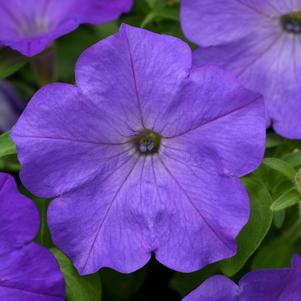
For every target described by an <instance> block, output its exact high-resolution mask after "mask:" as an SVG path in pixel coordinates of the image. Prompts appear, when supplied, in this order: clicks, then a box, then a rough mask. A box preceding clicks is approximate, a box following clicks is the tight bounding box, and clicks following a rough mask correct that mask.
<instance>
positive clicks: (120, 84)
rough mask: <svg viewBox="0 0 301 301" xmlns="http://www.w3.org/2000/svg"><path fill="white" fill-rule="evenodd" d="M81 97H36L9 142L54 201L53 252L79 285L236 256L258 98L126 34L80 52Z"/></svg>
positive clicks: (156, 39) (63, 90)
mask: <svg viewBox="0 0 301 301" xmlns="http://www.w3.org/2000/svg"><path fill="white" fill-rule="evenodd" d="M76 82H77V87H75V86H72V85H67V84H58V83H57V84H51V85H48V86H46V87H44V88H43V89H41V90H40V91H38V92H37V94H36V95H35V96H34V97H33V98H32V100H31V102H30V104H29V105H28V107H27V109H26V110H25V112H24V113H23V115H22V116H21V117H20V119H19V121H18V123H17V124H16V126H15V127H14V128H13V131H12V138H13V140H14V141H15V143H16V145H17V149H18V155H19V159H20V161H21V162H22V165H23V169H22V172H21V178H22V180H23V183H24V184H25V185H26V187H28V189H30V190H31V191H32V192H33V193H35V194H37V195H40V196H44V197H56V200H55V201H53V202H52V203H51V205H50V207H49V211H48V222H49V225H50V229H51V232H52V236H53V239H54V242H55V244H56V245H57V246H59V247H60V248H61V249H62V250H63V251H64V252H65V253H66V254H67V255H68V256H69V257H70V258H71V259H72V260H73V262H74V264H75V266H76V267H77V269H78V270H79V271H80V273H82V274H87V273H92V272H95V271H97V270H98V269H99V268H100V267H104V266H107V267H112V268H115V269H117V270H119V271H122V272H131V271H134V270H136V269H138V268H140V267H141V266H143V265H144V264H146V262H147V261H148V260H149V259H150V256H151V253H152V252H154V253H155V255H156V258H157V259H158V260H159V261H160V262H161V263H163V264H164V265H166V266H168V267H170V268H173V269H175V270H179V271H186V272H188V271H194V270H197V269H199V268H200V267H202V266H204V265H206V264H208V263H210V262H213V261H217V260H220V259H222V258H225V257H229V256H232V255H233V254H235V252H236V243H235V237H236V236H237V234H238V233H239V231H240V230H241V228H242V227H243V226H244V225H245V223H246V222H247V220H248V216H249V202H248V196H247V193H246V191H245V189H244V187H243V185H242V184H241V182H240V180H239V179H238V177H239V176H242V175H245V174H246V173H249V172H250V171H252V170H254V169H255V168H256V167H257V166H258V164H259V163H260V161H261V160H262V156H263V151H264V145H265V119H264V106H263V101H262V97H261V96H260V95H258V94H256V93H253V92H250V91H249V90H246V89H244V88H243V87H241V86H240V85H239V83H238V82H237V81H236V80H235V79H234V78H233V77H232V76H230V75H229V74H227V73H225V72H224V71H222V70H220V69H217V68H214V67H204V68H200V69H191V50H190V48H189V47H188V46H187V45H186V44H185V43H183V42H182V41H180V40H178V39H176V38H174V37H170V36H166V35H158V34H154V33H151V32H148V31H146V30H142V29H137V28H134V27H130V26H127V25H123V26H122V27H121V29H120V32H119V33H117V34H116V35H113V36H111V37H109V38H107V39H105V40H103V41H101V42H99V43H97V44H96V45H94V46H93V47H91V48H89V49H87V50H86V51H85V52H84V53H83V54H82V55H81V57H80V59H79V60H78V62H77V65H76Z"/></svg>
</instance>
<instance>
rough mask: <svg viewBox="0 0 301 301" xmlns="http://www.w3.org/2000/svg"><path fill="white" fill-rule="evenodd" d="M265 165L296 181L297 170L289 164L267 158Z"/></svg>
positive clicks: (264, 161)
mask: <svg viewBox="0 0 301 301" xmlns="http://www.w3.org/2000/svg"><path fill="white" fill-rule="evenodd" d="M263 163H264V164H265V165H267V166H268V167H270V168H272V169H274V170H276V171H278V172H279V173H281V174H283V175H284V176H286V177H287V178H288V179H290V180H291V181H294V179H295V175H296V170H295V169H294V167H292V166H291V165H290V164H289V163H287V162H285V161H283V160H281V159H277V158H265V159H264V160H263Z"/></svg>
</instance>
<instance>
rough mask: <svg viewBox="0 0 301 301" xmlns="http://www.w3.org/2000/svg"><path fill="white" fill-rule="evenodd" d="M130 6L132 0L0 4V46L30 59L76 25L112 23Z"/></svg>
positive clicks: (13, 1) (27, 0)
mask: <svg viewBox="0 0 301 301" xmlns="http://www.w3.org/2000/svg"><path fill="white" fill-rule="evenodd" d="M131 5H132V0H8V1H1V2H0V44H3V45H6V46H9V47H11V48H13V49H15V50H18V51H19V52H21V53H22V54H24V55H26V56H34V55H36V54H38V53H39V52H41V51H43V50H44V49H45V48H46V47H47V46H48V45H49V44H50V43H51V42H52V41H54V40H55V39H57V38H58V37H60V36H62V35H65V34H67V33H69V32H71V31H73V30H74V29H76V28H77V27H78V26H79V25H80V24H82V23H89V24H98V25H99V24H102V23H105V22H109V21H112V20H114V19H116V18H118V16H119V15H120V14H121V13H123V12H127V11H128V10H129V9H130V7H131Z"/></svg>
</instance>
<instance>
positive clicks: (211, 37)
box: [181, 0, 301, 139]
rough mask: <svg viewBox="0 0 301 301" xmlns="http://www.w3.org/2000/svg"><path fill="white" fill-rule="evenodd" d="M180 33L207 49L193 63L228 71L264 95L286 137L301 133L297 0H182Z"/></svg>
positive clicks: (270, 116) (272, 121)
mask: <svg viewBox="0 0 301 301" xmlns="http://www.w3.org/2000/svg"><path fill="white" fill-rule="evenodd" d="M181 3H182V10H181V22H182V27H183V30H184V33H185V34H186V36H187V37H188V38H189V39H190V40H191V41H193V42H195V43H197V44H198V45H200V46H205V47H206V48H200V49H198V50H197V51H196V52H195V53H194V63H195V64H196V66H201V65H204V64H217V65H219V66H222V67H225V68H227V69H228V70H231V71H232V72H233V73H234V74H235V75H236V76H237V77H238V78H239V80H240V81H241V82H242V83H243V84H244V85H245V86H246V87H247V88H249V89H252V90H254V91H258V92H260V93H261V94H263V95H264V97H265V103H266V111H267V122H268V125H272V126H273V128H274V129H275V131H276V132H277V133H279V134H280V135H282V136H285V137H287V138H292V139H300V138H301V122H300V116H301V85H300V82H301V57H300V52H301V1H300V0H296V1H291V0H281V1H279V0H269V1H262V0H239V1H238V0H216V1H212V0H182V1H181Z"/></svg>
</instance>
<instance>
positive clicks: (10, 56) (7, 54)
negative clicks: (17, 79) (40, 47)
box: [0, 47, 29, 79]
mask: <svg viewBox="0 0 301 301" xmlns="http://www.w3.org/2000/svg"><path fill="white" fill-rule="evenodd" d="M0 58H1V59H0V79H1V78H5V77H7V76H9V75H11V74H13V73H15V72H16V71H18V70H19V69H20V68H22V67H23V66H24V65H25V64H26V63H27V62H28V61H29V58H28V57H26V56H24V55H22V54H20V53H19V52H18V51H14V50H12V49H10V48H8V47H1V48H0Z"/></svg>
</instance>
